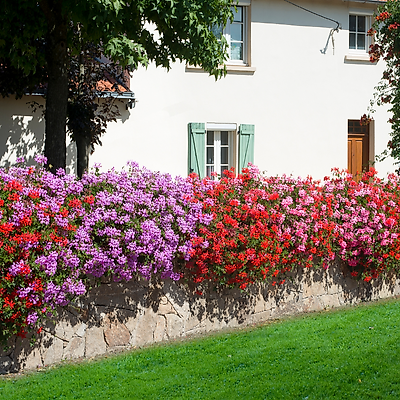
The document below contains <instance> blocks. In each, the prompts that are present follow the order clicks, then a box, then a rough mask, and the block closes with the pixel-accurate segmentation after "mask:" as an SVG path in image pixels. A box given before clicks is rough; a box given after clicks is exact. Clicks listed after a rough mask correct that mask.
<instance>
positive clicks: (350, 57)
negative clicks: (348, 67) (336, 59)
mask: <svg viewBox="0 0 400 400" xmlns="http://www.w3.org/2000/svg"><path fill="white" fill-rule="evenodd" d="M344 60H345V61H362V62H365V63H371V61H370V59H369V54H367V53H365V54H356V53H349V54H346V55H345V56H344ZM371 64H375V63H371Z"/></svg>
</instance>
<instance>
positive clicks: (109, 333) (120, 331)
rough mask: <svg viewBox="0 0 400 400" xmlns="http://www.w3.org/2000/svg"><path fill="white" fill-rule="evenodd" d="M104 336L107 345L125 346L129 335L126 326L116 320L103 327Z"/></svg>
mask: <svg viewBox="0 0 400 400" xmlns="http://www.w3.org/2000/svg"><path fill="white" fill-rule="evenodd" d="M104 338H105V340H106V343H107V345H108V346H109V347H115V346H127V345H128V344H129V341H130V338H131V335H130V333H129V330H128V329H127V327H126V326H125V325H124V324H122V323H121V322H119V321H118V320H116V321H114V322H112V323H111V324H110V325H109V326H108V327H107V328H105V329H104Z"/></svg>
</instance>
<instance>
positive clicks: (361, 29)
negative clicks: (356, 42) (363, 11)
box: [357, 15, 365, 32]
mask: <svg viewBox="0 0 400 400" xmlns="http://www.w3.org/2000/svg"><path fill="white" fill-rule="evenodd" d="M357 20H358V26H357V28H358V29H357V31H358V32H365V17H363V16H360V15H359V16H358V17H357Z"/></svg>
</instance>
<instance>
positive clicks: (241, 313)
mask: <svg viewBox="0 0 400 400" xmlns="http://www.w3.org/2000/svg"><path fill="white" fill-rule="evenodd" d="M399 294H400V281H399V279H396V278H395V277H392V278H386V279H385V280H377V281H375V282H373V283H366V282H363V281H361V282H357V281H355V280H354V279H353V278H351V277H350V276H349V274H348V273H347V272H346V269H345V268H344V267H343V266H342V265H340V264H339V263H335V264H333V265H332V266H331V267H330V268H329V269H328V270H326V271H325V270H323V269H318V270H316V269H306V270H302V269H298V270H297V271H294V272H292V273H291V274H290V275H289V276H288V277H287V279H286V282H285V283H284V284H283V285H281V286H272V285H261V284H260V285H254V286H253V287H251V288H250V290H249V292H248V293H241V292H240V291H238V290H231V291H229V290H224V291H222V292H216V291H214V290H209V291H208V292H205V293H204V294H203V295H202V296H199V295H197V294H194V291H193V290H191V289H190V288H188V287H185V286H182V285H180V284H177V283H175V282H172V281H169V282H164V283H160V284H151V283H149V282H146V281H141V282H129V283H108V284H107V283H104V284H102V285H101V286H99V287H97V288H94V289H92V290H91V291H90V292H89V294H88V295H87V296H86V297H85V298H83V299H81V301H80V303H79V304H76V305H75V306H74V307H72V306H68V307H67V308H65V309H62V310H60V315H59V317H58V319H57V322H56V323H55V324H51V323H48V324H47V325H46V326H45V327H44V330H43V332H42V333H41V334H40V336H39V338H38V341H37V342H36V343H35V345H34V346H30V344H29V343H30V341H29V337H28V338H26V339H21V338H19V337H18V338H13V339H12V340H10V343H9V344H10V349H9V350H8V351H3V352H0V372H1V373H7V372H16V371H19V370H23V369H35V368H38V367H42V366H45V365H51V364H54V363H57V362H59V361H61V360H68V359H78V358H91V357H94V356H97V355H101V354H105V353H108V352H113V351H116V350H118V349H125V348H126V349H128V348H132V347H135V346H136V347H138V346H142V345H146V344H150V343H154V342H161V341H167V340H170V339H174V338H181V337H186V336H190V335H193V334H199V333H205V332H210V331H218V330H221V329H224V328H228V327H229V328H233V327H239V326H245V325H249V324H256V323H260V322H263V321H267V320H270V319H274V318H280V317H283V316H285V315H294V314H298V313H303V312H310V311H318V310H322V309H325V308H333V307H340V306H343V305H346V304H355V303H359V302H362V301H370V300H375V299H380V298H386V297H392V296H396V295H399Z"/></svg>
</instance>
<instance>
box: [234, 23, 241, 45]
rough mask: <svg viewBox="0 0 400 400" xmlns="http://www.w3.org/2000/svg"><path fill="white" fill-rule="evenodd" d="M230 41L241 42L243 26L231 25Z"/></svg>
mask: <svg viewBox="0 0 400 400" xmlns="http://www.w3.org/2000/svg"><path fill="white" fill-rule="evenodd" d="M231 40H233V41H235V42H241V41H243V25H242V24H232V25H231Z"/></svg>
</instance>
